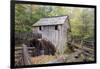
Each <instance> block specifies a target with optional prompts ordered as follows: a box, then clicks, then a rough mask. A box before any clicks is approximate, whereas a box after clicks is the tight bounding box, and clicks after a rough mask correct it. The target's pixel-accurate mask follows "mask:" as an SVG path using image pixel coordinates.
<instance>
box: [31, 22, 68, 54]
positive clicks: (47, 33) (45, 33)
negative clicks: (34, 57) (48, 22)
mask: <svg viewBox="0 0 100 69" xmlns="http://www.w3.org/2000/svg"><path fill="white" fill-rule="evenodd" d="M66 24H67V23H66ZM57 26H58V29H57V30H55V26H54V25H52V26H41V28H42V29H41V30H39V27H35V28H34V27H33V29H34V30H35V31H37V32H38V33H41V34H42V38H45V39H48V40H50V41H51V42H52V43H53V44H54V45H55V47H56V48H57V52H59V53H60V54H63V53H64V48H65V47H64V46H65V44H66V42H67V28H66V27H67V26H65V24H61V25H57ZM33 32H34V31H33Z"/></svg>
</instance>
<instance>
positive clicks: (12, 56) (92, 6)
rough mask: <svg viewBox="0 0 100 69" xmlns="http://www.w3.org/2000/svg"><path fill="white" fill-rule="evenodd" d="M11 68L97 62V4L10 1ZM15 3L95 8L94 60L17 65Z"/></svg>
mask: <svg viewBox="0 0 100 69" xmlns="http://www.w3.org/2000/svg"><path fill="white" fill-rule="evenodd" d="M10 3H11V4H10V7H11V8H10V15H11V16H10V21H11V25H10V68H31V67H48V66H62V65H80V64H93V63H96V62H97V59H96V58H97V55H96V54H97V52H96V51H97V50H96V22H97V20H96V19H97V18H96V17H97V16H96V15H97V8H96V5H81V4H65V3H50V2H36V1H11V2H10ZM15 4H36V5H51V6H68V7H82V8H94V15H95V16H94V23H95V24H94V39H95V41H94V45H95V49H94V50H95V51H94V55H95V56H94V58H95V60H94V61H90V62H70V63H56V64H36V65H23V66H15V62H14V59H15V57H14V55H15V54H14V52H15V49H14V46H15V39H14V35H15V34H14V33H15V30H14V28H15Z"/></svg>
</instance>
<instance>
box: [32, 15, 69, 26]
mask: <svg viewBox="0 0 100 69" xmlns="http://www.w3.org/2000/svg"><path fill="white" fill-rule="evenodd" d="M67 17H68V16H53V17H47V18H41V19H40V20H39V21H37V22H36V23H35V24H33V26H46V25H58V24H63V23H64V22H65V20H66V19H67Z"/></svg>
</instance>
